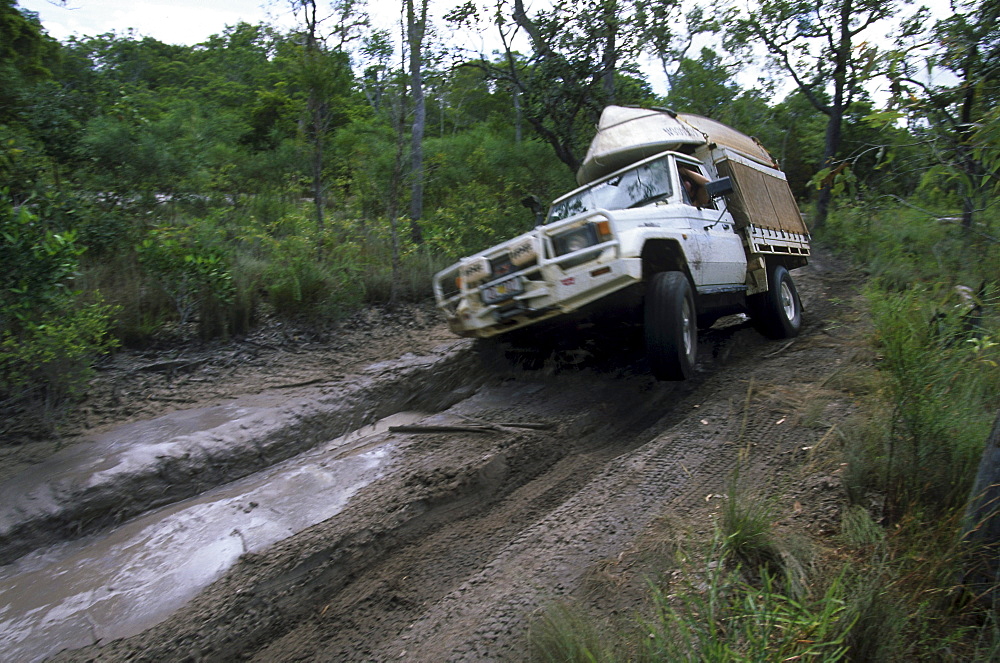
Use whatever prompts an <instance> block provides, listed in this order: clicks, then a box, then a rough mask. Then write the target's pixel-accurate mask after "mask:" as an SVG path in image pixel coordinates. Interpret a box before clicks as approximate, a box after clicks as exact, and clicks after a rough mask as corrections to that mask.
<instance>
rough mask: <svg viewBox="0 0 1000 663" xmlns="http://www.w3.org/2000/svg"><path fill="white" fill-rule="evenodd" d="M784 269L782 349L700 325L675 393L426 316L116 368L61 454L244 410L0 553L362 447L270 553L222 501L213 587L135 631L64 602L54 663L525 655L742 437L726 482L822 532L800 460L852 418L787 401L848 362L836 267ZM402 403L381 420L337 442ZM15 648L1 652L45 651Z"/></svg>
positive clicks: (121, 363) (622, 362)
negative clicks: (69, 627) (158, 426)
mask: <svg viewBox="0 0 1000 663" xmlns="http://www.w3.org/2000/svg"><path fill="white" fill-rule="evenodd" d="M793 276H794V278H795V280H796V283H797V285H798V288H799V291H800V295H801V297H802V300H803V305H804V309H805V315H804V329H803V332H802V334H801V336H800V337H798V338H797V339H795V340H794V341H792V342H788V341H767V340H765V339H764V338H763V337H761V336H760V335H758V334H757V333H756V332H755V331H754V330H753V329H751V328H750V327H749V325H747V324H746V323H744V322H741V321H739V320H736V319H734V320H731V321H729V324H728V325H724V326H722V327H721V328H718V327H719V326H717V328H714V329H712V330H709V331H707V332H704V333H702V335H701V338H700V340H699V354H700V360H699V365H698V373H697V375H696V377H695V378H694V379H693V380H690V381H688V382H685V383H676V384H675V383H661V382H657V381H655V380H654V379H653V378H652V377H651V376H650V375H649V373H648V369H647V368H646V367H645V364H644V362H643V360H642V358H641V354H640V353H639V352H638V351H637V350H636V349H635V348H628V347H624V348H621V349H618V348H608V347H606V346H605V347H600V344H594V343H590V344H589V345H588V344H587V343H583V344H582V345H581V347H580V348H578V349H577V351H575V352H569V353H557V354H556V355H554V356H552V357H550V358H549V360H548V361H546V362H545V365H544V366H543V367H542V368H540V369H538V370H523V369H522V368H520V367H512V366H510V365H509V364H507V363H504V362H497V361H495V360H493V359H491V358H488V357H485V358H484V357H483V356H482V355H481V353H479V352H477V350H476V348H475V347H474V344H473V343H471V342H469V341H464V340H459V339H456V338H454V337H451V336H449V335H448V334H447V332H446V330H445V329H444V327H443V324H442V323H441V322H439V320H438V319H437V317H436V316H435V315H434V313H433V311H431V310H429V309H428V307H416V308H411V309H407V310H405V311H404V312H402V314H401V313H400V312H399V311H397V312H395V313H392V312H377V311H375V312H372V311H369V312H367V313H366V314H364V315H362V316H359V317H357V318H355V319H354V320H352V321H351V322H350V323H349V324H346V325H344V326H343V328H341V329H340V330H338V331H337V332H336V333H332V334H331V335H330V336H329V337H328V338H318V339H309V338H293V337H291V336H289V337H280V338H276V337H273V336H272V337H270V338H267V339H262V338H257V339H256V340H255V339H254V338H251V339H248V340H244V341H243V342H240V343H234V344H230V345H227V346H224V347H217V348H210V349H206V350H204V351H203V353H202V354H198V353H193V354H188V355H186V356H183V357H175V358H170V357H166V358H165V357H163V356H151V355H150V356H136V355H133V356H128V357H126V356H122V357H120V358H119V359H117V360H116V363H114V364H112V365H109V366H106V367H105V368H104V371H103V374H102V376H101V378H100V379H99V380H98V381H97V382H95V387H94V389H93V391H92V394H91V396H90V398H89V401H88V403H87V404H86V406H85V408H83V410H82V411H81V414H79V415H78V417H77V419H75V420H74V422H73V424H72V425H71V429H72V427H73V426H75V427H76V430H79V431H84V430H86V431H87V432H88V434H87V435H82V434H81V435H79V436H75V437H72V436H71V437H68V438H67V439H66V440H64V446H65V448H64V449H63V450H61V451H60V453H68V451H67V450H69V452H74V451H76V450H79V449H83V450H86V449H87V447H88V445H92V444H94V442H93V440H94V439H107V436H108V435H112V436H113V435H114V432H115V431H116V430H121V429H122V426H123V425H124V424H126V423H128V422H132V425H136V426H140V427H141V426H142V425H143V422H148V421H150V420H157V419H156V418H157V417H164V416H167V417H169V416H174V417H176V416H178V415H177V413H176V412H174V414H173V415H170V411H171V410H176V411H184V410H185V408H189V409H190V408H209V409H211V408H225V407H232V406H230V405H227V404H230V403H233V402H240V403H246V407H247V408H248V409H247V410H246V411H250V410H251V409H253V408H260V410H259V411H257V410H254V412H255V413H256V414H254V416H258V417H263V418H259V419H252V418H246V417H244V418H243V419H242V420H240V423H239V425H238V426H235V425H234V426H232V427H231V428H225V424H219V425H218V426H215V425H214V423H217V422H213V427H212V428H210V429H207V430H203V431H200V432H198V433H196V434H195V433H190V432H189V434H188V435H187V436H186V437H184V438H183V441H182V442H177V441H175V442H172V443H171V444H174V445H181V444H189V445H194V446H192V447H191V448H192V449H194V448H197V449H198V452H197V453H192V452H191V450H190V449H187V450H183V449H180V448H179V447H170V449H169V450H168V451H164V452H163V453H162V454H160V455H157V456H155V458H152V459H151V460H149V461H148V462H147V464H146V465H145V466H143V467H140V468H139V469H137V470H135V473H134V474H132V475H129V476H128V477H125V478H120V477H117V476H116V477H112V478H108V479H107V480H108V482H109V484H108V486H106V487H104V488H102V490H105V491H106V493H105V494H103V496H102V497H101V498H100V499H99V500H96V501H94V502H93V504H88V499H90V495H91V494H92V493H94V491H95V489H93V487H91V488H87V489H83V488H80V489H79V492H78V493H76V494H74V493H73V492H72V490H69V489H65V490H62V489H60V490H61V492H60V491H55V490H53V491H50V492H51V493H52V494H56V493H58V495H59V496H60V497H59V498H58V500H57V501H59V500H61V501H60V504H62V506H61V507H59V509H63V508H65V509H66V511H59V512H58V514H57V516H56V517H53V510H58V509H56V507H55V506H53V505H52V504H51V503H47V505H46V508H45V509H43V510H41V511H45V513H41V512H39V514H35V515H33V514H32V512H31V510H32V508H33V507H32V506H30V505H28V506H24V507H23V508H20V510H19V511H18V513H17V518H20V521H19V522H20V525H17V523H15V524H14V525H10V526H9V527H8V528H7V530H6V531H5V532H0V552H3V553H4V554H5V555H6V557H5V558H4V562H5V563H6V562H11V563H12V564H17V563H21V562H13V561H12V560H14V559H16V558H17V557H20V556H22V555H25V553H28V552H30V551H31V550H33V549H35V548H37V549H39V550H41V549H43V548H45V547H46V546H52V545H60V542H61V541H64V540H68V539H77V538H80V537H84V538H86V537H102V536H106V535H107V533H108V532H109V531H113V530H112V529H111V528H113V527H119V528H120V527H127V526H128V523H129V521H131V520H134V519H137V518H140V517H147V518H148V517H151V514H155V513H157V511H156V509H163V508H166V507H167V504H169V503H174V502H179V501H181V500H189V499H193V498H195V497H196V496H198V495H200V494H202V493H204V491H206V490H210V489H212V487H213V486H215V485H218V484H223V483H226V482H231V481H234V480H236V479H238V478H239V477H253V476H255V473H261V472H266V471H270V468H272V467H275V466H277V465H278V464H280V463H297V464H298V465H297V467H299V468H303V467H305V468H309V467H313V468H318V467H321V466H322V467H328V466H332V465H333V464H335V463H341V462H344V461H346V460H347V459H351V458H361V457H365V458H369V457H372V456H371V454H378V458H379V461H378V467H377V471H376V470H373V473H374V474H373V475H372V477H373V478H371V480H370V481H368V482H367V483H365V484H364V485H363V486H360V487H358V488H357V489H355V490H353V491H352V492H351V494H350V495H349V499H345V501H344V504H343V505H342V506H341V507H338V509H339V510H337V512H336V514H335V515H333V516H331V517H326V518H324V519H322V520H320V521H318V522H315V523H313V524H309V525H308V526H307V527H306V528H305V529H303V530H301V531H298V530H296V531H295V532H293V533H290V534H289V535H288V536H282V537H277V540H275V541H273V542H268V543H266V545H265V544H263V543H261V544H258V545H253V544H250V543H248V536H249V534H250V532H249V522H250V515H245V514H251V513H259V512H260V511H262V510H267V509H269V508H270V506H269V504H268V503H266V502H265V501H264V499H266V498H254V500H255V501H253V502H250V501H249V498H243V499H244V502H245V503H246V504H247V507H246V508H245V509H243V510H236V511H234V513H233V514H231V515H229V516H228V517H227V519H226V520H225V521H224V522H222V523H220V524H219V526H218V528H217V529H219V530H220V531H222V530H224V532H225V533H227V534H228V533H230V530H232V535H233V537H234V538H236V539H240V540H241V541H242V543H241V546H242V547H240V548H239V549H238V553H239V554H238V555H236V556H234V559H233V563H232V565H231V566H229V567H227V569H228V570H226V571H225V572H224V574H222V576H221V577H220V578H219V579H217V580H215V581H214V582H212V583H211V584H210V585H208V586H207V587H206V588H205V589H204V590H203V591H201V592H200V593H199V594H198V595H197V596H196V597H195V598H193V599H191V600H190V601H187V602H186V603H185V604H184V605H183V606H182V607H180V608H179V609H177V610H176V611H175V612H173V614H171V615H170V616H169V617H166V616H164V617H165V618H157V619H162V621H159V623H156V624H154V625H152V626H150V627H149V628H146V630H144V631H142V632H140V633H138V634H136V635H131V637H125V638H120V639H114V638H115V637H116V636H115V633H116V632H117V631H116V629H115V628H114V623H113V622H114V621H115V619H116V618H115V616H114V615H113V614H111V615H105V616H104V617H102V619H104V620H105V621H103V622H102V621H100V620H99V619H96V618H95V617H94V616H93V614H88V615H85V616H86V618H87V620H88V621H87V623H88V629H87V634H88V635H86V637H80V638H78V641H77V642H74V644H73V645H72V646H73V648H72V649H64V650H63V651H62V652H61V653H58V654H56V655H55V656H54V660H60V661H90V660H99V661H125V660H129V661H137V660H142V661H202V660H204V661H226V660H255V661H313V660H315V661H388V660H413V661H520V660H526V659H528V658H529V650H528V646H527V639H526V636H527V632H528V628H529V626H530V624H531V623H532V619H533V618H534V617H535V616H536V615H537V614H538V612H539V611H540V610H543V609H544V608H545V607H546V606H548V605H550V604H552V603H553V602H555V601H559V600H562V599H566V598H574V599H577V600H581V601H584V602H585V603H586V604H588V605H589V606H590V607H591V608H592V609H594V610H596V611H598V612H600V611H606V612H607V613H608V614H612V613H617V612H628V611H630V610H631V609H632V608H633V607H634V605H633V603H632V602H633V601H634V600H636V599H635V597H636V596H638V595H639V594H640V593H641V591H642V587H643V585H644V583H645V579H644V577H643V559H645V558H646V556H647V555H648V553H649V551H650V549H651V548H654V547H655V543H651V538H650V537H651V532H653V531H654V530H655V529H656V528H657V527H661V526H662V523H663V522H664V521H665V520H669V521H671V522H683V523H686V525H685V527H688V528H690V529H691V530H692V531H701V532H705V531H708V530H710V529H711V522H710V514H711V512H712V509H713V507H714V505H715V504H716V503H717V502H718V500H719V496H720V495H721V494H722V493H725V490H726V482H727V480H728V479H729V478H730V477H731V476H732V474H733V471H734V470H735V469H736V468H737V464H738V463H740V461H739V458H740V455H741V454H740V450H746V451H747V452H748V453H746V455H745V460H744V461H743V462H742V464H741V465H740V468H739V469H740V475H741V477H742V479H743V480H744V481H747V482H750V483H752V484H753V485H754V486H755V487H756V488H757V489H759V490H761V491H762V492H768V491H769V490H770V491H775V492H781V493H782V494H786V495H788V496H789V497H788V499H789V500H794V504H795V508H794V510H790V511H789V515H788V518H789V521H795V520H796V519H797V523H796V524H797V526H798V527H800V529H802V530H803V531H805V532H807V533H810V534H812V535H816V536H820V535H822V534H823V532H824V529H825V528H828V527H829V526H830V523H831V522H832V521H833V519H835V518H836V508H837V507H836V504H837V501H838V498H839V492H838V490H839V488H838V486H839V482H838V480H837V479H836V477H835V476H832V475H829V474H823V473H820V474H813V475H809V476H805V475H802V474H801V473H800V471H799V468H800V466H801V465H802V463H803V462H804V461H806V460H807V459H808V458H809V456H810V453H811V452H810V450H811V449H813V448H814V447H815V446H816V445H818V444H823V443H824V442H825V440H827V439H828V438H829V434H830V432H831V430H832V425H831V423H830V422H831V421H836V420H839V419H840V418H843V417H844V416H846V415H847V414H848V413H849V412H850V410H851V407H852V406H851V403H850V402H849V401H848V400H846V399H844V398H842V397H841V396H838V394H837V393H831V394H827V395H825V396H824V398H823V399H821V400H819V401H816V400H812V401H810V402H811V403H812V404H813V405H812V406H811V407H813V408H814V409H815V403H816V402H819V403H820V404H821V407H820V410H819V411H814V412H812V413H811V414H810V415H809V416H806V415H805V414H804V413H803V408H804V407H805V406H806V400H807V399H806V398H805V396H804V395H805V394H815V393H817V392H818V391H821V390H823V389H825V388H826V385H827V384H828V383H829V382H830V379H831V377H833V376H836V375H838V374H839V373H840V372H841V371H842V370H843V369H844V367H845V366H846V365H847V364H849V363H850V362H851V361H852V360H853V359H852V357H853V356H854V355H855V354H856V353H857V352H858V349H857V342H856V329H855V327H856V326H857V325H858V324H860V322H859V319H858V317H857V313H856V310H855V309H854V308H853V307H852V305H851V303H850V302H851V299H852V298H854V297H855V296H856V288H857V281H856V280H853V279H852V278H850V277H849V276H847V275H845V272H844V270H843V269H842V267H841V266H839V265H836V264H835V263H834V262H833V260H832V259H830V258H824V257H819V258H817V259H816V260H814V261H813V263H812V264H811V265H810V266H808V267H806V268H803V269H800V270H796V271H795V272H794V274H793ZM168 362H174V363H173V364H169V363H168ZM241 398H242V399H250V400H245V401H240V400H239V399H241ZM234 399H236V400H235V401H234ZM189 401H190V402H189ZM241 412H243V411H242V410H241ZM261 412H263V413H264V414H261ZM399 413H405V417H404V418H403V419H402V420H398V419H397V420H396V421H397V425H396V426H393V427H389V426H380V427H376V428H372V429H368V430H367V432H365V433H364V434H363V435H354V436H348V437H339V436H341V435H343V434H344V433H347V432H349V431H351V430H355V429H357V428H359V427H361V426H362V425H363V424H370V423H372V422H373V421H376V420H380V419H383V418H385V417H390V415H399ZM234 416H235V415H234ZM241 416H243V415H241ZM246 416H249V415H246ZM252 421H258V422H259V423H260V426H261V428H260V429H257V428H255V426H251V425H248V423H247V422H252ZM399 421H403V423H404V425H402V426H399V425H398V422H399ZM230 424H232V422H230ZM71 432H72V430H71ZM101 435H104V436H105V437H104V438H101V437H100V436H101ZM199 435H200V437H199ZM133 437H135V436H133ZM140 437H141V436H140ZM331 440H334V441H333V442H331ZM140 441H141V440H140ZM209 441H211V442H212V443H211V444H210V443H209ZM132 443H133V444H134V443H135V440H134V439H133V440H132ZM50 444H51V443H49V442H46V441H45V440H36V441H25V442H24V443H23V444H22V445H20V446H19V447H18V448H19V449H20V450H21V451H20V453H19V454H15V453H13V452H7V453H8V457H7V458H6V459H4V460H5V473H6V476H4V477H3V483H0V489H2V488H3V487H4V486H9V485H11V484H12V482H15V481H18V480H22V481H23V480H24V477H25V476H31V475H32V472H36V473H37V471H38V470H37V468H39V467H42V466H44V463H42V462H37V461H40V460H41V459H42V458H43V457H45V456H46V455H48V454H50V453H51V449H50V446H46V445H50ZM213 444H214V445H215V446H213ZM78 453H82V452H78ZM122 453H125V452H122ZM129 453H134V446H133V447H130V451H129ZM185 454H187V455H186V456H185ZM309 454H313V455H312V456H310V455H309ZM317 454H320V455H317ZM322 454H325V455H322ZM223 457H225V459H226V462H221V460H222V458H223ZM120 465H121V466H124V464H120ZM140 465H141V463H140ZM60 476H61V475H60ZM102 476H103V475H102ZM53 477H55V478H53V479H52V485H59V486H63V487H64V488H65V486H68V485H70V484H71V483H72V485H73V486H79V485H80V482H79V481H76V480H74V482H69V481H68V480H65V479H60V478H58V477H56V476H55V475H53ZM143 477H145V478H143ZM59 481H63V483H58V482H59ZM119 481H120V483H115V482H119ZM769 487H770V488H769ZM88 490H89V491H91V492H88ZM310 490H311V489H310ZM116 491H117V492H116ZM123 491H124V492H125V493H127V494H128V495H129V499H127V500H126V499H123ZM116 495H117V498H116ZM51 499H52V500H56V498H55V497H53V498H51ZM790 503H791V502H790ZM111 504H113V505H114V506H113V507H112V506H109V505H111ZM250 505H252V507H251V506H250ZM274 508H275V509H277V508H278V507H277V506H275V507H274ZM74 509H75V511H74ZM88 509H90V510H88ZM254 509H256V510H257V511H253V510H254ZM32 518H33V519H32ZM29 521H30V522H29ZM0 524H2V523H0ZM15 525H16V526H20V527H21V529H17V527H16V526H15ZM4 535H6V539H4V538H2V536H4ZM63 545H65V544H63ZM34 554H37V553H34ZM137 554H140V555H141V554H142V553H141V551H140V552H139V553H137ZM28 557H29V558H30V557H31V555H28ZM3 568H4V567H0V569H3ZM8 568H12V567H8ZM2 582H3V581H0V585H2ZM26 591H30V590H26ZM146 600H148V601H149V602H154V603H155V602H156V601H157V597H156V596H149V597H147V599H146ZM84 612H86V610H84ZM0 616H2V615H0ZM120 618H123V617H120ZM38 619H44V617H42V616H39V617H38ZM31 637H37V636H31ZM88 643H89V644H88ZM29 644H30V638H29ZM19 646H22V649H18V651H19V652H22V653H21V654H20V655H21V656H23V657H24V658H23V660H37V659H38V658H44V657H45V656H50V655H51V654H52V653H53V652H51V651H48V652H46V651H44V649H35V650H34V651H35V652H36V653H35V654H32V653H31V651H32V649H31V647H24V643H23V642H22V643H21V645H19ZM40 653H42V654H43V655H40Z"/></svg>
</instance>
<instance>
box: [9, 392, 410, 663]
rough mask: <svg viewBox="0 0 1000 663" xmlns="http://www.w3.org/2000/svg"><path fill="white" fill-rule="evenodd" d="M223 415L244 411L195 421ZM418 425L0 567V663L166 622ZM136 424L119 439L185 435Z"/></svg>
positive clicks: (338, 502) (352, 441)
mask: <svg viewBox="0 0 1000 663" xmlns="http://www.w3.org/2000/svg"><path fill="white" fill-rule="evenodd" d="M189 414H190V413H189ZM224 414H228V415H233V416H239V417H242V416H245V415H246V414H247V412H246V411H245V410H239V411H235V410H234V411H233V412H230V413H223V412H221V411H214V412H212V413H210V414H206V415H205V416H209V417H210V418H212V419H213V420H214V421H213V422H212V423H213V424H217V423H219V420H218V419H219V417H220V416H223V415H224ZM424 416H425V415H424V414H422V413H419V412H401V413H398V414H395V415H392V416H390V417H388V418H385V419H382V420H380V421H378V422H376V423H375V424H372V425H370V426H365V427H363V428H361V429H358V430H356V431H353V432H351V433H349V434H347V435H344V436H342V437H339V438H336V439H334V440H331V441H329V442H327V443H326V444H322V445H320V446H319V447H317V448H315V449H313V450H311V451H309V452H306V453H303V454H300V455H299V456H296V457H294V458H292V459H289V460H287V461H285V462H282V463H280V464H278V465H275V466H273V467H271V468H268V469H266V470H263V471H261V472H258V473H256V474H253V475H251V476H248V477H246V478H244V479H241V480H238V481H235V482H233V483H230V484H228V485H225V486H222V487H219V488H216V489H213V490H210V491H208V492H205V493H203V494H201V495H199V496H197V497H193V498H190V499H187V500H184V501H182V502H179V503H177V504H173V505H171V506H169V507H164V508H162V509H160V510H158V511H154V512H151V513H148V514H146V515H144V516H142V517H140V518H137V519H135V520H132V521H130V522H128V523H127V524H124V525H122V526H120V527H118V528H115V529H113V530H111V531H109V532H105V533H102V534H97V535H91V536H88V537H85V538H83V539H78V540H75V541H70V542H65V543H60V544H57V545H53V546H50V547H46V548H42V549H39V550H37V551H35V552H33V553H31V554H29V555H26V556H24V557H22V558H21V559H19V560H17V561H16V562H14V563H12V564H8V565H6V566H2V567H0V660H3V661H7V662H9V663H18V662H22V661H39V660H43V659H45V658H46V657H48V656H51V655H53V654H55V653H56V652H58V651H60V650H62V649H66V648H78V647H82V646H85V645H88V644H91V643H94V642H98V641H105V642H106V641H110V640H113V639H116V638H121V637H127V636H131V635H134V634H136V633H140V632H141V631H143V630H145V629H147V628H149V627H150V626H152V625H154V624H156V623H159V622H160V621H162V620H164V619H166V618H167V617H169V616H170V615H171V614H172V613H173V612H174V611H176V610H177V609H178V608H180V607H182V606H183V605H185V604H186V603H187V602H188V601H189V600H191V599H192V598H193V597H194V596H196V595H197V594H198V593H199V592H200V591H201V590H202V589H203V588H205V587H206V586H208V585H209V584H211V583H212V582H214V581H215V580H217V579H218V578H219V577H221V576H222V574H223V573H225V571H226V570H227V569H229V568H230V567H231V566H232V565H233V564H234V563H235V562H236V560H237V559H239V557H240V556H241V555H243V554H244V553H248V552H250V553H253V552H259V551H261V550H263V549H265V548H266V547H268V546H270V545H272V544H273V543H275V542H277V541H280V540H282V539H284V538H286V537H289V536H291V535H293V534H296V533H297V532H300V531H302V530H304V529H306V528H308V527H310V526H311V525H314V524H315V523H318V522H321V521H323V520H325V519H327V518H330V517H331V516H333V515H335V514H337V513H338V512H339V511H340V510H341V509H342V508H343V507H344V505H345V504H346V503H347V501H348V499H349V498H350V497H351V496H352V495H353V494H354V493H355V492H356V491H358V490H359V489H360V488H362V487H364V486H366V485H367V484H369V483H370V482H372V481H374V480H375V479H377V478H378V477H379V476H380V473H381V471H382V467H383V465H384V463H385V461H386V460H387V459H389V458H390V457H391V455H392V452H393V445H392V444H391V442H390V441H389V438H388V437H387V436H386V435H385V432H386V431H387V430H388V428H389V427H390V426H396V425H405V424H411V423H415V422H417V421H419V420H420V419H421V418H423V417H424ZM145 423H146V426H148V430H142V424H132V425H130V426H129V431H128V435H129V437H133V436H137V435H138V436H140V437H144V438H146V439H150V438H163V437H164V436H165V437H168V438H169V437H170V436H172V435H176V434H183V433H184V432H187V430H186V427H187V426H186V424H185V422H184V421H173V420H169V419H167V420H164V419H160V420H153V421H150V422H145ZM199 424H200V425H199V426H198V427H201V426H203V425H204V424H205V422H204V421H201V422H199ZM115 437H116V435H115V434H114V433H112V434H110V435H109V436H108V439H114V438H115Z"/></svg>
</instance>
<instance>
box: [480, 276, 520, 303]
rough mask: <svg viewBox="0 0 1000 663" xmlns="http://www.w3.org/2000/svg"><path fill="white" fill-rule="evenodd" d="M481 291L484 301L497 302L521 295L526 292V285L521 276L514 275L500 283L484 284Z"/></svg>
mask: <svg viewBox="0 0 1000 663" xmlns="http://www.w3.org/2000/svg"><path fill="white" fill-rule="evenodd" d="M480 292H481V293H482V296H483V302H484V303H486V304H496V303H497V302H502V301H504V300H506V299H510V298H511V297H513V296H514V295H520V294H521V293H522V292H524V285H523V284H522V283H521V277H520V276H512V277H511V278H509V279H506V280H503V281H500V282H499V283H493V284H490V285H488V286H484V287H483V288H481V289H480Z"/></svg>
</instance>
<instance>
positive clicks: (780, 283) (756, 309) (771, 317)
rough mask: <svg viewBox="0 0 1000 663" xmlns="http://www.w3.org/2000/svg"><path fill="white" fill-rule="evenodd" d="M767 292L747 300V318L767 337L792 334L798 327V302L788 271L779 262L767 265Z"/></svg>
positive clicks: (799, 309) (789, 335) (792, 335)
mask: <svg viewBox="0 0 1000 663" xmlns="http://www.w3.org/2000/svg"><path fill="white" fill-rule="evenodd" d="M767 271H768V274H767V292H762V293H760V294H759V295H753V296H752V297H750V301H749V302H748V303H749V305H750V319H751V321H753V324H754V326H755V327H756V328H757V329H758V330H759V331H760V332H761V333H762V334H764V336H767V337H768V338H792V337H794V336H798V334H799V330H801V329H802V302H801V301H800V300H799V293H798V291H797V290H796V289H795V283H794V282H793V281H792V276H791V274H789V273H788V270H787V269H785V268H784V267H783V266H781V265H774V266H773V267H772V266H770V265H769V266H768V270H767Z"/></svg>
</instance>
